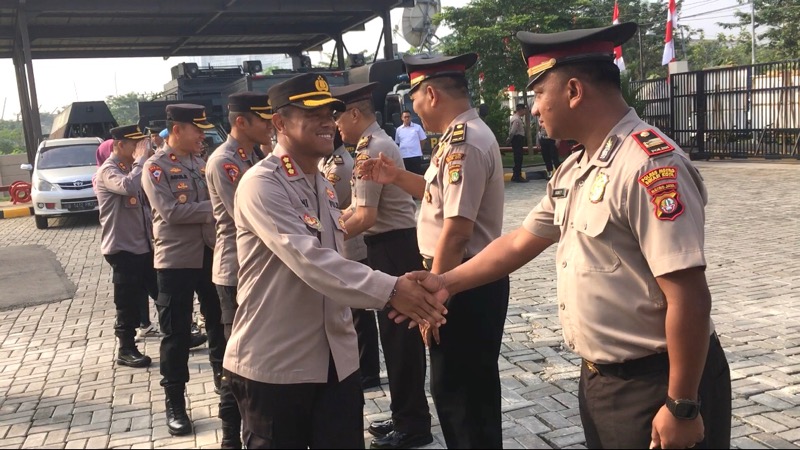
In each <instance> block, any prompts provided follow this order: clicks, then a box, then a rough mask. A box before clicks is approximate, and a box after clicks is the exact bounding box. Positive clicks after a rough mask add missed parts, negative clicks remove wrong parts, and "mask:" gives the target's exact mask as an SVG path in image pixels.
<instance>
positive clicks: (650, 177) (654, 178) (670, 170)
mask: <svg viewBox="0 0 800 450" xmlns="http://www.w3.org/2000/svg"><path fill="white" fill-rule="evenodd" d="M677 178H678V168H677V167H672V166H666V167H659V168H657V169H653V170H651V171H649V172H647V173H646V174H644V175H642V176H641V177H639V184H641V185H642V186H644V187H646V188H649V187H650V186H652V185H654V184H656V183H658V182H659V181H664V180H675V179H677Z"/></svg>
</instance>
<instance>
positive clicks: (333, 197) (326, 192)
mask: <svg viewBox="0 0 800 450" xmlns="http://www.w3.org/2000/svg"><path fill="white" fill-rule="evenodd" d="M325 194H327V195H328V198H329V199H331V200H333V199H335V198H336V193H335V192H333V191H332V190H331V188H325Z"/></svg>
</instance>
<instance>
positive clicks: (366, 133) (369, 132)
mask: <svg viewBox="0 0 800 450" xmlns="http://www.w3.org/2000/svg"><path fill="white" fill-rule="evenodd" d="M380 130H382V128H381V126H380V125H378V122H372V124H370V126H368V127H367V129H366V130H364V132H363V133H361V137H364V136H372V135H373V134H375V133H377V132H378V131H380Z"/></svg>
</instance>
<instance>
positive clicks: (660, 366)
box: [583, 333, 719, 378]
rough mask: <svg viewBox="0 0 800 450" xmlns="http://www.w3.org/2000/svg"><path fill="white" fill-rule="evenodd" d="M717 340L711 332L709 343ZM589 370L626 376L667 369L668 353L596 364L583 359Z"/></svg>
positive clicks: (618, 376)
mask: <svg viewBox="0 0 800 450" xmlns="http://www.w3.org/2000/svg"><path fill="white" fill-rule="evenodd" d="M715 342H717V343H718V342H719V338H718V337H717V333H712V334H711V344H713V343H715ZM583 363H584V364H586V368H587V369H589V371H590V372H592V373H595V374H599V375H601V376H611V377H617V378H628V377H635V376H639V375H644V374H647V373H653V372H667V371H669V355H668V354H667V352H664V353H656V354H653V355H649V356H645V357H644V358H639V359H632V360H630V361H625V362H621V363H612V364H598V363H593V362H591V361H587V360H585V359H584V360H583Z"/></svg>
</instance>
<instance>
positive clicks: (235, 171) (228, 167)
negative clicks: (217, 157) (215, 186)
mask: <svg viewBox="0 0 800 450" xmlns="http://www.w3.org/2000/svg"><path fill="white" fill-rule="evenodd" d="M222 169H223V170H224V171H225V175H227V176H228V179H229V180H231V183H235V182H236V178H238V177H239V172H240V170H239V166H237V165H236V164H233V163H225V164H223V165H222Z"/></svg>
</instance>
